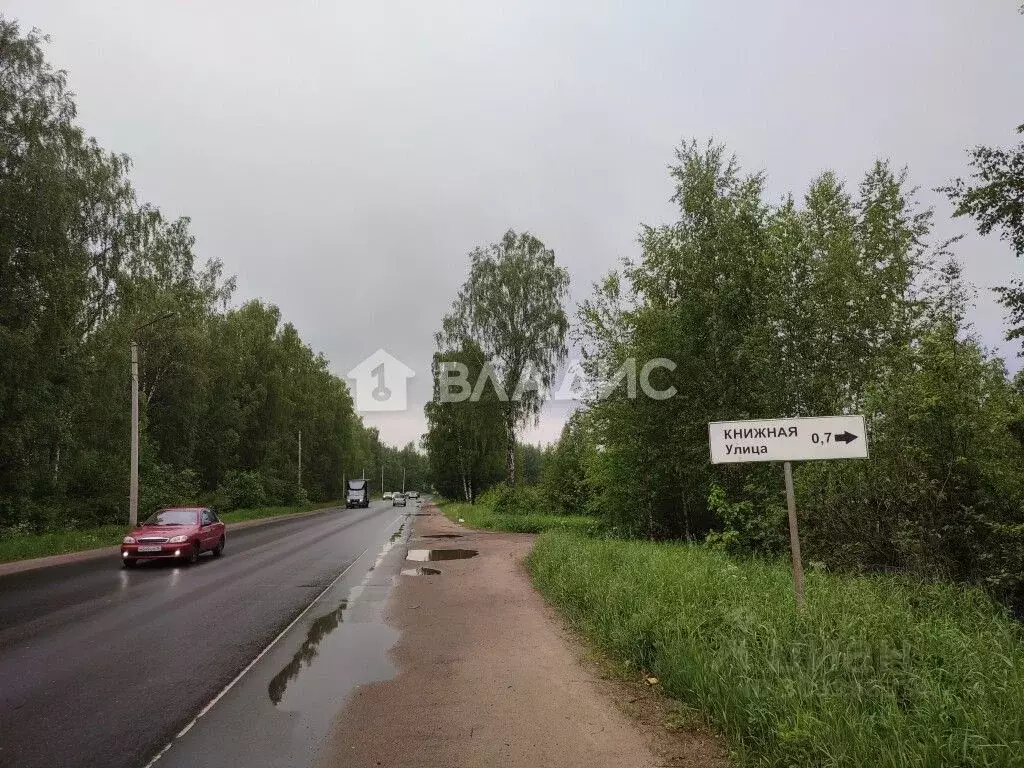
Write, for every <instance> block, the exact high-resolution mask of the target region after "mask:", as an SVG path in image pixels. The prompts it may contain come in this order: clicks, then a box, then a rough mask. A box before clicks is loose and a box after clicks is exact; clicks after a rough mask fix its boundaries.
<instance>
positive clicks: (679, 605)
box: [529, 532, 1024, 768]
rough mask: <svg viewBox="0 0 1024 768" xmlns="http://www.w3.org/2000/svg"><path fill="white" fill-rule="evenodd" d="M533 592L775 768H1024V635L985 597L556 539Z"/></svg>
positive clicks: (537, 556) (559, 535) (544, 552)
mask: <svg viewBox="0 0 1024 768" xmlns="http://www.w3.org/2000/svg"><path fill="white" fill-rule="evenodd" d="M529 564H530V569H531V572H532V574H533V579H534V582H535V583H536V585H537V587H538V588H539V589H540V590H541V592H542V593H543V594H544V595H545V596H546V597H547V598H548V599H549V600H550V601H551V602H553V603H554V604H555V605H556V606H557V607H558V608H559V609H560V610H561V611H562V612H563V613H564V614H565V615H566V616H567V617H568V618H569V619H570V620H571V621H572V622H573V623H574V624H576V625H577V626H578V627H579V628H580V629H581V630H582V631H583V632H584V633H585V634H586V635H588V636H589V637H590V638H591V639H592V640H593V641H594V642H595V643H596V644H597V645H598V646H599V647H601V648H603V649H604V650H606V651H607V652H609V653H610V654H612V655H613V656H615V657H618V658H619V659H624V660H628V661H629V662H631V663H632V664H635V665H637V666H639V667H641V668H643V669H646V670H649V671H650V673H651V674H653V675H655V676H656V677H658V678H659V679H660V681H661V683H662V684H663V685H664V689H665V691H666V692H667V693H669V694H670V695H672V696H675V697H677V698H679V699H681V700H683V701H685V702H687V703H688V704H689V705H691V706H693V707H695V708H696V709H698V710H700V711H701V712H702V713H703V714H704V715H705V717H706V718H707V719H708V720H709V721H710V722H711V723H712V724H713V725H715V726H716V727H717V728H718V729H720V730H721V731H722V732H723V733H724V734H725V736H726V738H727V739H728V741H729V743H730V747H731V748H732V750H733V751H734V752H735V753H736V755H737V757H738V759H739V760H740V761H741V762H742V763H745V764H749V765H766V766H768V765H770V766H858V767H859V766H871V767H872V768H874V767H876V766H878V767H883V768H884V767H887V766H893V767H894V768H895V767H897V766H898V767H899V768H906V767H908V766H929V767H931V766H936V767H937V766H1021V765H1024V634H1022V631H1021V627H1020V625H1018V624H1016V623H1015V622H1013V621H1012V620H1010V619H1009V618H1007V617H1006V616H1005V615H1004V614H1003V613H1002V611H1001V610H1000V609H999V608H997V607H996V606H995V605H994V604H993V603H992V602H991V601H990V600H989V599H988V598H987V597H985V596H984V595H983V594H982V593H980V592H977V591H974V590H970V589H966V588H963V587H958V586H952V585H945V584H922V583H917V582H911V581H908V580H903V579H899V578H892V577H877V578H876V577H862V578H851V577H846V576H839V575H832V574H825V573H817V572H814V573H809V574H808V575H807V583H806V589H807V605H806V611H805V612H804V613H803V614H802V615H801V614H799V613H798V612H797V611H796V609H795V606H794V600H793V587H792V580H791V577H790V573H789V570H788V568H786V567H785V566H784V565H783V564H774V563H765V562H754V561H735V560H731V559H729V558H728V557H727V556H725V555H723V554H720V553H717V552H712V551H709V550H707V549H703V548H700V547H690V546H685V545H673V544H652V543H646V542H624V541H614V540H598V539H588V538H584V537H580V536H576V535H572V534H571V533H565V532H549V533H546V534H544V535H543V536H541V537H540V538H539V539H538V540H537V543H536V546H535V548H534V551H533V553H532V554H531V556H530V560H529Z"/></svg>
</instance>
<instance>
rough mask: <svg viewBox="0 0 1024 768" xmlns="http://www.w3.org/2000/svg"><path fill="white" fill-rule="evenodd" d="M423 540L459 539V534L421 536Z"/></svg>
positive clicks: (460, 536) (460, 535)
mask: <svg viewBox="0 0 1024 768" xmlns="http://www.w3.org/2000/svg"><path fill="white" fill-rule="evenodd" d="M420 538H423V539H461V538H462V534H461V533H428V534H427V535H426V536H421V537H420Z"/></svg>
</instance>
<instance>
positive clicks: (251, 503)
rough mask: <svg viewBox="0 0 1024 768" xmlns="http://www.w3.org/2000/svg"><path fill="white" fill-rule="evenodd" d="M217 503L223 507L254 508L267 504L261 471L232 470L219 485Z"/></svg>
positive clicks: (216, 496)
mask: <svg viewBox="0 0 1024 768" xmlns="http://www.w3.org/2000/svg"><path fill="white" fill-rule="evenodd" d="M215 498H216V502H215V503H216V504H217V506H219V507H220V508H221V509H224V510H228V509H252V508H256V507H263V506H266V504H267V492H266V489H265V488H264V486H263V477H262V475H260V473H259V472H253V471H237V470H235V471H231V472H228V473H227V474H226V475H225V476H224V481H223V482H222V483H221V484H220V486H218V488H217V491H216V494H215Z"/></svg>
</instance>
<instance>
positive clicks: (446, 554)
mask: <svg viewBox="0 0 1024 768" xmlns="http://www.w3.org/2000/svg"><path fill="white" fill-rule="evenodd" d="M476 556H477V551H476V550H475V549H410V550H409V554H408V555H406V558H405V559H406V560H414V561H416V562H418V563H425V562H432V561H434V560H465V559H466V558H467V557H476Z"/></svg>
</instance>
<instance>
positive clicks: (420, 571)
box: [402, 566, 441, 576]
mask: <svg viewBox="0 0 1024 768" xmlns="http://www.w3.org/2000/svg"><path fill="white" fill-rule="evenodd" d="M440 572H441V571H439V570H438V569H437V568H427V567H425V566H424V567H420V568H406V569H405V570H403V571H402V575H403V576H436V575H437V574H439V573H440Z"/></svg>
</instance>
